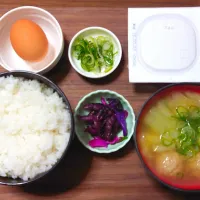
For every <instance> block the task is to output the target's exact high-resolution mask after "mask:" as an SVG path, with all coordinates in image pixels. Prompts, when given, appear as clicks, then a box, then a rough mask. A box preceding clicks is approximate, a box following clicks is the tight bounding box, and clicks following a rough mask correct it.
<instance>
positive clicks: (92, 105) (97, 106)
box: [84, 103, 104, 111]
mask: <svg viewBox="0 0 200 200" xmlns="http://www.w3.org/2000/svg"><path fill="white" fill-rule="evenodd" d="M103 107H104V105H103V104H101V103H89V104H86V105H85V106H84V109H86V110H94V111H99V110H100V109H102V108H103Z"/></svg>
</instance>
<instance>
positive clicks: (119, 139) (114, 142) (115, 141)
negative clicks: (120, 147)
mask: <svg viewBox="0 0 200 200" xmlns="http://www.w3.org/2000/svg"><path fill="white" fill-rule="evenodd" d="M122 139H123V137H117V136H116V137H115V138H114V139H113V140H112V141H110V142H109V144H116V143H119V142H121V141H122Z"/></svg>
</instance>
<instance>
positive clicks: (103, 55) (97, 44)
mask: <svg viewBox="0 0 200 200" xmlns="http://www.w3.org/2000/svg"><path fill="white" fill-rule="evenodd" d="M115 54H117V52H114V44H113V42H112V40H111V39H110V38H109V37H104V36H98V37H96V38H95V37H89V38H87V39H84V38H78V39H77V40H76V42H75V44H74V45H73V56H75V58H76V59H78V60H80V63H81V67H82V68H83V69H84V70H85V71H87V72H95V73H107V72H109V71H110V70H111V69H112V68H113V64H114V57H115Z"/></svg>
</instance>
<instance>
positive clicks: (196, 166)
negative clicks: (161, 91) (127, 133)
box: [137, 91, 200, 189]
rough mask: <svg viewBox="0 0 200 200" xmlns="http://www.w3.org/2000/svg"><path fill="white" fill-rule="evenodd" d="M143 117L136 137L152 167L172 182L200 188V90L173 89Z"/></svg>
mask: <svg viewBox="0 0 200 200" xmlns="http://www.w3.org/2000/svg"><path fill="white" fill-rule="evenodd" d="M140 120H141V121H140V123H139V128H137V140H138V145H139V150H140V153H141V155H142V157H143V160H144V161H145V163H146V165H147V166H148V167H149V168H150V170H151V171H152V172H153V173H154V174H156V175H157V176H158V177H159V178H160V179H161V180H162V181H164V182H167V183H168V184H170V185H174V186H177V187H181V188H188V189H189V187H192V188H193V189H196V188H197V187H199V188H200V93H197V92H194V91H172V92H170V93H168V94H167V95H164V96H163V97H162V98H159V99H158V100H156V101H155V102H154V103H152V104H151V105H150V107H148V109H147V110H146V111H145V113H144V114H143V115H142V117H141V119H140ZM198 184H199V185H198ZM197 185H198V186H197ZM188 186H189V187H188ZM190 189H191V188H190Z"/></svg>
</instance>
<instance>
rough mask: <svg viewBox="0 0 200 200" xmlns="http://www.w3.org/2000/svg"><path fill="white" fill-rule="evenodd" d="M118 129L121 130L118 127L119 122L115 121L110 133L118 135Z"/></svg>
mask: <svg viewBox="0 0 200 200" xmlns="http://www.w3.org/2000/svg"><path fill="white" fill-rule="evenodd" d="M120 128H121V126H120V124H119V122H118V121H116V122H115V123H114V125H113V129H112V131H113V132H114V133H118V132H119V131H120Z"/></svg>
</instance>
